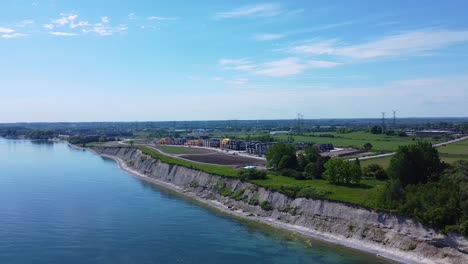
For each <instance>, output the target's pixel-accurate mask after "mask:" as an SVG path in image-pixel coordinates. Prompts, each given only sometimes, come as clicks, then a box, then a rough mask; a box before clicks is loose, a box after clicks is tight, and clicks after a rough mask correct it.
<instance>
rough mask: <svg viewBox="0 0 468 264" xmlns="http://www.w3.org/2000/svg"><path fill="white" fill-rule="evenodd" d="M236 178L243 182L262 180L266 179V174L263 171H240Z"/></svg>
mask: <svg viewBox="0 0 468 264" xmlns="http://www.w3.org/2000/svg"><path fill="white" fill-rule="evenodd" d="M238 176H239V178H240V179H244V180H264V179H266V178H267V173H266V171H265V170H257V169H241V170H239V172H238Z"/></svg>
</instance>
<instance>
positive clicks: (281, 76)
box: [0, 0, 468, 122]
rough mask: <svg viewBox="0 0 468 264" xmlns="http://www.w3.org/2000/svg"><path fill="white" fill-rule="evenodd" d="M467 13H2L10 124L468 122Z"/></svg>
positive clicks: (373, 5) (329, 6)
mask: <svg viewBox="0 0 468 264" xmlns="http://www.w3.org/2000/svg"><path fill="white" fill-rule="evenodd" d="M467 8H468V3H467V2H466V1H458V0H453V1H446V2H440V1H401V0H397V1H391V2H388V1H370V0H365V1H359V2H354V1H353V2H351V1H348V2H344V1H272V2H269V1H260V2H257V1H203V2H198V1H190V2H187V1H179V0H175V1H170V2H168V1H110V0H104V1H98V2H96V1H91V0H85V1H73V2H72V1H57V0H29V1H23V0H18V1H2V2H0V58H1V59H0V92H1V97H0V122H41V121H44V122H60V121H70V122H74V121H168V120H229V119H239V120H255V119H293V118H294V117H295V116H296V115H297V113H301V114H303V115H304V118H305V119H319V118H380V117H381V112H386V113H387V117H389V118H390V119H391V115H392V110H397V116H398V117H466V116H468V107H467V105H468V87H467V83H468V72H467V71H468V70H467V69H468V59H467V58H468V17H467V16H466V14H465V13H466V12H465V11H466V10H467Z"/></svg>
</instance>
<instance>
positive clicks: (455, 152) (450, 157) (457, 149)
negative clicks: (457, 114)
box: [361, 139, 468, 168]
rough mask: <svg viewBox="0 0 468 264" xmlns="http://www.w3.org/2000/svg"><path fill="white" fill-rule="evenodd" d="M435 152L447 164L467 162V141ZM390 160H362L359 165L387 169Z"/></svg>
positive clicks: (388, 158) (440, 148) (385, 158)
mask: <svg viewBox="0 0 468 264" xmlns="http://www.w3.org/2000/svg"><path fill="white" fill-rule="evenodd" d="M437 150H438V151H439V155H440V158H441V159H442V161H445V162H447V163H453V162H455V161H457V160H468V139H466V140H463V141H460V142H457V143H453V144H449V145H446V146H443V147H439V148H437ZM390 159H391V157H384V158H378V159H368V160H362V161H361V165H362V166H367V165H369V164H372V163H376V164H379V165H380V166H382V167H384V168H387V167H388V165H389V164H390Z"/></svg>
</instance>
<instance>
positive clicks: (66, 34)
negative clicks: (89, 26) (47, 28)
mask: <svg viewBox="0 0 468 264" xmlns="http://www.w3.org/2000/svg"><path fill="white" fill-rule="evenodd" d="M49 34H51V35H54V36H62V37H73V36H78V34H77V33H72V32H61V31H51V32H49Z"/></svg>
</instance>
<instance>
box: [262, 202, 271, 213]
mask: <svg viewBox="0 0 468 264" xmlns="http://www.w3.org/2000/svg"><path fill="white" fill-rule="evenodd" d="M260 207H261V208H262V209H263V210H265V211H270V210H272V209H273V206H271V204H270V202H268V201H263V202H261V203H260Z"/></svg>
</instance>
